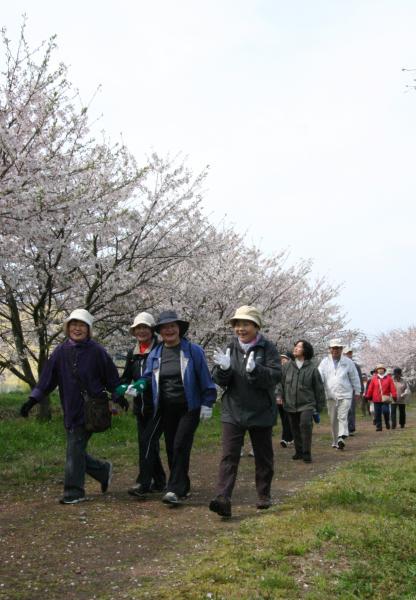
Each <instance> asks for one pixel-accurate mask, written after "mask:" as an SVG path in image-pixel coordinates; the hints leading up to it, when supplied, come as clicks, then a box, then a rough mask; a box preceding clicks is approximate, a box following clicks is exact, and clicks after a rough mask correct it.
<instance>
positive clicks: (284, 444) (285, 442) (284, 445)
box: [280, 440, 289, 448]
mask: <svg viewBox="0 0 416 600" xmlns="http://www.w3.org/2000/svg"><path fill="white" fill-rule="evenodd" d="M280 445H281V446H282V448H287V447H288V445H289V444H288V443H287V441H286V440H280Z"/></svg>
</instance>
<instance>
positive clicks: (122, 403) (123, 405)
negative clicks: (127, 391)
mask: <svg viewBox="0 0 416 600" xmlns="http://www.w3.org/2000/svg"><path fill="white" fill-rule="evenodd" d="M116 402H117V404H119V405H120V406H121V408H123V409H124V410H125V411H126V412H127V411H128V410H129V402H128V400H126V399H125V397H124V396H119V397H118V398H117V399H116Z"/></svg>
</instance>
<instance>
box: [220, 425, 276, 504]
mask: <svg viewBox="0 0 416 600" xmlns="http://www.w3.org/2000/svg"><path fill="white" fill-rule="evenodd" d="M246 431H248V433H249V435H250V440H251V445H252V446H253V451H254V463H255V470H256V475H255V480H256V490H257V495H258V497H259V498H270V488H271V483H272V479H273V474H274V471H273V444H272V427H249V428H246V427H240V426H238V425H234V424H233V423H223V424H222V458H221V462H220V469H219V476H218V486H217V493H218V495H221V496H225V497H226V498H231V496H232V493H233V489H234V485H235V481H236V478H237V472H238V465H239V463H240V453H241V448H242V447H243V444H244V435H245V432H246Z"/></svg>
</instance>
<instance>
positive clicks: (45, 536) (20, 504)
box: [0, 415, 412, 600]
mask: <svg viewBox="0 0 416 600" xmlns="http://www.w3.org/2000/svg"><path fill="white" fill-rule="evenodd" d="M409 421H410V423H409V424H410V425H412V416H411V415H410V419H409ZM391 435H400V430H396V431H393V432H392V431H390V432H389V431H383V432H382V433H376V432H375V431H374V427H373V426H372V425H371V421H370V419H366V420H360V421H359V422H358V434H357V435H356V436H355V437H354V438H350V440H348V445H347V448H346V450H345V451H339V450H335V449H333V448H331V444H330V436H329V428H328V426H324V425H320V426H318V427H315V430H314V439H313V459H314V461H313V463H312V464H305V463H303V462H302V461H293V460H292V459H291V456H292V454H293V449H290V448H289V449H283V448H281V447H280V445H279V444H278V442H279V439H278V438H277V437H275V438H274V440H275V446H276V478H275V480H274V484H273V498H274V502H275V503H276V505H277V509H274V510H276V511H278V505H279V503H281V502H282V501H283V500H285V499H286V498H287V496H289V495H291V494H293V493H295V492H296V491H297V490H299V489H300V488H301V487H302V486H303V485H304V484H305V482H307V481H309V480H310V479H312V478H315V477H317V476H319V475H321V474H323V473H325V472H327V471H328V470H329V469H331V468H334V467H336V466H337V465H339V464H341V463H342V462H344V461H349V460H353V459H354V458H356V457H357V456H358V455H359V454H360V453H361V452H362V451H364V450H366V449H367V448H368V447H369V446H371V445H373V444H374V443H383V444H384V443H385V444H388V439H389V436H391ZM218 462H219V451H217V452H215V453H212V454H210V455H205V454H202V453H197V452H194V453H193V456H192V466H191V481H192V497H191V498H190V499H189V500H188V501H187V503H186V506H183V507H178V508H169V507H167V506H165V505H163V504H162V503H161V502H160V496H155V497H154V498H153V497H152V498H151V499H149V500H147V501H144V502H143V501H138V500H135V499H132V498H131V497H129V496H128V495H127V494H126V489H127V487H128V486H129V485H130V484H131V477H132V475H133V474H132V473H130V472H129V473H127V472H123V470H122V466H121V465H118V464H117V461H115V475H114V478H113V482H112V486H111V489H110V491H109V493H108V494H106V495H105V496H103V495H101V494H100V493H99V490H98V486H95V483H92V482H91V481H88V484H87V491H88V494H89V497H90V501H89V502H85V503H83V504H79V505H75V506H61V505H59V504H57V502H56V499H57V498H58V497H59V496H60V494H61V484H60V483H59V484H58V483H55V484H53V485H51V486H49V487H42V488H38V489H35V488H33V487H31V488H28V489H27V490H25V491H24V494H22V497H21V498H19V499H16V498H12V497H11V496H10V495H8V494H2V495H1V497H0V498H1V505H0V510H1V513H0V525H1V536H0V598H1V599H5V598H7V599H8V600H9V599H10V600H12V599H14V600H15V599H19V600H21V599H28V600H29V599H30V600H37V599H38V598H39V599H40V598H42V599H47V600H51V599H55V598H62V597H65V599H66V600H73V599H74V600H75V599H76V600H84V599H88V600H90V599H91V600H92V599H100V598H103V597H105V598H111V599H114V600H118V599H121V598H130V597H131V596H130V595H129V592H128V590H129V589H130V590H131V589H132V588H135V589H137V588H139V589H140V587H141V586H142V585H144V584H146V583H149V582H151V583H152V587H153V588H156V587H157V585H158V584H159V583H160V582H163V580H164V579H165V577H166V576H168V575H169V574H170V573H173V572H175V567H176V565H177V562H178V561H181V560H182V559H183V557H184V556H185V557H187V556H189V557H190V559H191V557H192V556H194V555H195V553H198V552H200V551H203V550H204V548H205V547H206V545H207V543H208V542H210V541H211V540H212V539H214V538H215V536H217V535H218V534H223V533H224V532H226V531H227V530H233V529H234V528H236V527H238V526H239V524H240V522H241V521H242V520H243V519H247V518H260V516H261V514H262V513H261V511H257V510H256V508H255V501H256V494H255V489H254V483H253V480H254V465H253V459H252V458H250V457H248V456H245V457H243V458H242V459H241V462H240V471H239V477H238V480H237V485H236V489H235V494H234V498H233V519H231V520H229V521H226V520H222V519H220V518H219V517H218V516H217V515H215V514H213V513H211V512H210V511H209V510H208V508H207V505H208V503H209V500H210V498H211V497H212V496H213V494H214V489H215V480H216V473H217V468H218ZM143 597H146V595H145V594H143ZM155 597H156V596H155Z"/></svg>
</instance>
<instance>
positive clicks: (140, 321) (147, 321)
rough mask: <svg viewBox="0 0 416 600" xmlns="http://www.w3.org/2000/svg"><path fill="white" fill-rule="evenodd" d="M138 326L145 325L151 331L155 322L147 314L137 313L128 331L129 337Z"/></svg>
mask: <svg viewBox="0 0 416 600" xmlns="http://www.w3.org/2000/svg"><path fill="white" fill-rule="evenodd" d="M138 325H147V327H150V329H153V327H154V326H155V325H156V321H155V320H154V318H153V316H152V315H151V314H150V313H148V312H141V313H139V314H138V315H136V316H135V317H134V321H133V325H131V327H130V329H129V331H130V335H133V329H134V328H135V327H137V326H138Z"/></svg>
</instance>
